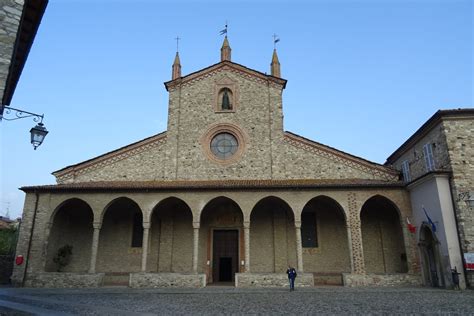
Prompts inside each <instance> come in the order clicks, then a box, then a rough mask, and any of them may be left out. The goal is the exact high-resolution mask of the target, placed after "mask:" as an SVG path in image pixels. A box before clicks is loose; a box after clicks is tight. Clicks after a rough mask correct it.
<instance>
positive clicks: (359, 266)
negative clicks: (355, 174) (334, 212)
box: [347, 192, 365, 274]
mask: <svg viewBox="0 0 474 316" xmlns="http://www.w3.org/2000/svg"><path fill="white" fill-rule="evenodd" d="M347 199H348V205H349V223H348V224H349V230H350V236H351V237H350V238H351V244H350V245H349V246H350V247H351V254H352V260H351V261H352V273H356V274H365V263H364V251H363V248H362V230H361V223H360V215H359V211H358V209H357V199H356V194H355V193H354V192H350V193H349V194H348V195H347Z"/></svg>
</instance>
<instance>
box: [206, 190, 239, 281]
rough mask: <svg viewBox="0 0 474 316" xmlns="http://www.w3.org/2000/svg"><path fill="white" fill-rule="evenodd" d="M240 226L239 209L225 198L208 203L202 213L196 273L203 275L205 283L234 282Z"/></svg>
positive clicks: (234, 203)
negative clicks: (199, 265)
mask: <svg viewBox="0 0 474 316" xmlns="http://www.w3.org/2000/svg"><path fill="white" fill-rule="evenodd" d="M242 224H243V214H242V210H241V209H240V207H239V205H238V204H237V203H236V202H234V201H233V200H231V199H229V198H227V197H217V198H215V199H213V200H211V201H210V202H209V203H207V205H206V206H205V207H204V209H203V210H202V212H201V225H200V233H199V234H200V236H203V237H202V238H200V242H199V243H200V245H199V247H200V251H199V253H200V254H201V255H200V260H199V262H200V263H201V264H202V263H203V262H204V266H202V265H201V268H200V270H201V271H202V270H204V271H203V272H205V273H206V274H207V279H208V282H209V283H218V282H234V281H235V274H236V273H237V272H240V270H241V269H240V267H241V265H240V258H243V249H242V245H243V242H242V239H243V234H242ZM201 250H202V251H201Z"/></svg>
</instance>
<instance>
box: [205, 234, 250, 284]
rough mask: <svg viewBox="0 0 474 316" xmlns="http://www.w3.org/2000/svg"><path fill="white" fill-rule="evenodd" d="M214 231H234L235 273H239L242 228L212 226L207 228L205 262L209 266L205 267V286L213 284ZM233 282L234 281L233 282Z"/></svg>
mask: <svg viewBox="0 0 474 316" xmlns="http://www.w3.org/2000/svg"><path fill="white" fill-rule="evenodd" d="M215 230H236V231H237V272H236V273H239V272H240V271H241V269H242V268H241V265H242V264H241V258H242V256H241V251H242V245H243V243H242V240H241V238H242V237H243V235H242V227H240V226H226V227H218V226H212V227H209V233H208V236H209V238H208V242H207V261H208V262H209V264H208V265H207V278H206V279H207V284H209V283H214V280H213V274H214V231H215ZM234 282H235V281H234Z"/></svg>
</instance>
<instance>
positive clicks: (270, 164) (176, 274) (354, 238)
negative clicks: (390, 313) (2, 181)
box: [12, 37, 474, 287]
mask: <svg viewBox="0 0 474 316" xmlns="http://www.w3.org/2000/svg"><path fill="white" fill-rule="evenodd" d="M286 82H287V81H286V80H285V79H283V78H282V77H281V73H280V63H279V60H278V56H277V52H276V50H274V51H273V56H272V60H271V71H270V75H268V74H266V73H262V72H259V71H256V70H253V69H250V68H247V67H245V66H243V65H240V64H238V63H235V62H233V61H232V59H231V47H230V45H229V42H228V39H227V37H225V39H224V42H223V45H222V48H221V60H220V62H218V63H216V64H214V65H211V66H209V67H207V68H204V69H201V70H199V71H196V72H194V73H191V74H188V75H185V76H182V74H181V65H180V59H179V55H178V53H176V58H175V60H174V63H173V65H172V79H171V80H170V81H168V82H166V83H165V87H166V90H167V91H168V93H169V105H168V125H167V130H166V131H165V132H162V133H159V134H156V135H152V136H150V137H149V138H146V139H143V140H141V141H138V142H136V143H133V144H130V145H128V146H125V147H122V148H119V149H117V150H114V151H112V152H109V153H106V154H103V155H101V156H98V157H95V158H92V159H90V160H87V161H84V162H80V163H77V164H75V165H71V166H68V167H65V168H63V169H61V170H58V171H56V172H54V173H53V175H54V176H55V177H56V180H57V184H55V185H44V186H30V187H23V188H22V190H23V191H24V192H26V199H25V206H24V212H23V221H22V225H21V230H20V237H19V242H18V247H17V257H19V258H21V259H22V260H18V258H17V264H16V265H15V268H14V273H13V275H12V281H13V282H14V284H16V285H20V286H35V287H41V286H54V287H95V286H101V285H112V284H125V285H128V286H131V287H170V286H187V287H202V286H206V285H208V284H219V283H224V284H233V285H235V286H236V287H260V286H286V284H287V277H286V274H285V271H286V269H287V267H288V265H291V266H294V267H296V269H297V270H298V282H297V285H298V286H313V285H318V284H344V285H346V286H360V285H421V284H428V283H429V282H431V279H430V277H431V276H432V275H431V276H430V271H431V270H430V268H429V267H430V266H429V262H428V263H427V262H425V261H426V260H428V259H426V260H425V261H423V260H424V259H423V252H420V246H419V243H420V241H419V238H420V237H419V228H420V227H421V226H422V225H423V223H424V220H425V219H423V218H421V217H420V218H419V219H417V216H415V214H414V212H415V209H416V211H417V212H418V209H417V207H415V206H414V204H413V203H412V197H411V190H410V189H409V188H407V182H408V180H407V179H406V178H405V179H404V178H403V177H402V176H401V174H402V173H401V172H400V170H401V168H399V166H398V160H397V159H398V157H399V156H402V155H403V154H404V153H405V151H407V150H409V149H410V148H408V147H407V146H408V145H406V146H405V147H407V148H408V149H407V148H404V149H403V150H405V151H403V150H402V149H400V150H399V153H400V154H399V155H398V154H397V155H398V156H393V157H392V158H393V159H392V161H389V163H387V164H385V165H381V164H377V163H373V162H370V161H367V160H365V159H362V158H359V157H356V156H353V155H350V154H348V153H345V152H342V151H339V150H337V149H334V148H332V147H329V146H326V145H324V144H321V143H318V142H316V141H313V140H310V139H307V138H304V137H302V136H299V135H296V134H294V133H291V132H288V131H284V130H283V103H282V94H283V90H284V89H285V86H286ZM464 114H465V115H468V116H469V117H470V119H471V121H470V122H471V123H472V117H473V113H472V111H471V112H469V111H468V112H467V114H466V113H464ZM473 138H474V137H473ZM402 151H403V153H402ZM469 159H470V158H469ZM400 161H401V160H400ZM403 161H405V160H403ZM433 207H435V206H433ZM452 211H453V210H452V209H451V212H452ZM452 214H454V212H453V213H452ZM432 216H434V214H433V215H432ZM453 216H454V215H453ZM407 220H409V221H411V222H413V224H414V225H417V228H418V231H416V232H413V231H410V230H409V229H408V226H407V224H406V223H407ZM450 220H452V219H450ZM450 223H451V224H452V225H454V222H450ZM427 227H428V226H427ZM427 229H429V227H428V228H427ZM424 234H425V235H427V232H425V233H424ZM425 235H423V236H425ZM450 242H457V241H453V240H451V241H450ZM68 245H69V246H71V247H72V248H70V249H71V255H70V256H69V260H68V262H66V264H64V265H60V264H58V260H57V258H58V254H59V252H60V250H61V249H64V247H65V246H68ZM457 245H458V248H457V252H456V253H454V252H455V251H454V252H453V254H452V255H451V254H450V255H451V257H450V259H449V258H448V259H449V260H448V261H449V262H448V261H446V262H448V263H449V264H450V266H454V265H457V267H458V269H459V271H460V273H461V274H462V275H461V278H460V279H461V283H462V286H463V287H464V286H465V283H464V282H465V281H464V280H465V275H464V274H465V272H464V271H463V269H462V267H463V259H462V256H461V250H460V248H459V244H457ZM450 249H451V248H450ZM432 257H433V256H432ZM438 257H439V258H440V259H439V260H440V261H439V262H438V263H439V264H438V265H439V275H438V277H445V279H446V281H445V282H444V283H442V285H443V286H449V285H450V284H451V282H452V280H451V279H450V276H449V275H450V274H449V273H447V272H446V271H447V270H446V268H445V267H444V266H442V265H443V262H445V261H443V260H445V259H443V258H444V257H445V256H443V253H442V251H441V252H440V254H439V255H438ZM438 257H437V258H438ZM433 258H434V257H433ZM429 260H431V259H429ZM450 260H451V261H450ZM20 261H21V262H20ZM423 265H425V266H426V265H427V266H428V268H426V269H424V268H423ZM58 270H59V271H58ZM425 270H426V271H427V272H423V271H425ZM430 284H431V283H430Z"/></svg>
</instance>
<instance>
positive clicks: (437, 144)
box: [393, 124, 451, 180]
mask: <svg viewBox="0 0 474 316" xmlns="http://www.w3.org/2000/svg"><path fill="white" fill-rule="evenodd" d="M429 143H431V144H434V146H433V158H434V164H435V170H437V171H451V166H450V164H449V162H450V161H449V154H448V147H447V144H446V138H445V135H444V125H443V124H440V125H438V126H436V127H434V128H433V129H432V130H431V131H430V132H429V133H428V134H426V135H425V136H424V137H423V138H421V139H420V140H419V141H418V142H417V143H416V144H415V145H414V146H413V147H412V148H410V150H408V151H407V152H405V153H404V154H403V155H402V156H401V157H400V158H398V159H397V161H396V162H395V163H394V165H393V166H394V167H395V169H397V170H402V167H401V166H402V163H403V161H408V164H409V166H410V176H411V180H414V179H416V178H419V177H421V176H422V175H424V174H425V173H427V169H426V164H425V156H424V155H423V146H424V145H425V144H429Z"/></svg>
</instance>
